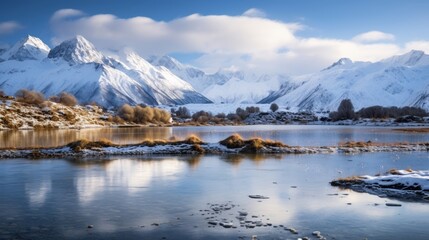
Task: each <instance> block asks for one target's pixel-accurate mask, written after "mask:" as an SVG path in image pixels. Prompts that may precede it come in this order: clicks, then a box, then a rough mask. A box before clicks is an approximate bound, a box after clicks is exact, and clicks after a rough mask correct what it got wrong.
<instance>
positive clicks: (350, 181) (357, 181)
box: [331, 176, 364, 186]
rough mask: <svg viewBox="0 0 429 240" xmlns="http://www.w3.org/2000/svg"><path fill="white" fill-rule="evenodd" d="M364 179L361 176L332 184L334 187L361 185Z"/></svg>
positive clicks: (340, 179)
mask: <svg viewBox="0 0 429 240" xmlns="http://www.w3.org/2000/svg"><path fill="white" fill-rule="evenodd" d="M363 179H364V178H363V177H360V176H351V177H345V178H338V179H336V180H334V181H332V182H331V185H332V186H347V185H353V184H361V183H363Z"/></svg>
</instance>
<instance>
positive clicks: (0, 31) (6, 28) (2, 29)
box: [0, 21, 22, 35]
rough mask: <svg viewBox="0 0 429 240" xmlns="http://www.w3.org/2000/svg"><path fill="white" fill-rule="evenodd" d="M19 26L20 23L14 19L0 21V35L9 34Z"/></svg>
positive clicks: (19, 27)
mask: <svg viewBox="0 0 429 240" xmlns="http://www.w3.org/2000/svg"><path fill="white" fill-rule="evenodd" d="M21 28H22V26H21V24H19V23H18V22H15V21H7V22H0V35H6V34H11V33H13V32H15V31H16V30H19V29H21Z"/></svg>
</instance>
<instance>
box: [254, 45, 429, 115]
mask: <svg viewBox="0 0 429 240" xmlns="http://www.w3.org/2000/svg"><path fill="white" fill-rule="evenodd" d="M291 82H293V83H295V85H294V87H291V86H290V84H286V85H284V86H282V88H280V89H279V90H278V91H276V92H275V93H273V94H271V95H270V96H268V97H267V98H265V100H264V101H262V102H263V103H268V102H276V103H278V104H281V105H285V106H287V107H290V108H291V109H293V110H310V111H323V110H336V109H337V108H338V106H339V104H340V102H341V100H342V99H345V98H349V99H351V100H352V103H353V104H354V107H355V109H356V110H359V109H361V108H362V107H368V106H373V105H381V106H418V107H422V108H425V109H429V55H426V54H424V53H423V52H421V51H411V52H409V53H407V54H404V55H400V56H394V57H391V58H388V59H385V60H382V61H379V62H375V63H369V62H352V61H351V60H349V59H340V60H339V61H338V62H336V63H334V64H333V65H332V66H330V67H328V68H326V69H324V70H322V71H320V72H318V73H314V74H310V75H306V76H300V77H295V78H294V79H293V80H292V81H291ZM296 83H300V84H301V85H299V86H296Z"/></svg>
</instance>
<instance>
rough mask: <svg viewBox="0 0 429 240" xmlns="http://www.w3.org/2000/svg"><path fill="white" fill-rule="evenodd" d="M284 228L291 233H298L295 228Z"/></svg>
mask: <svg viewBox="0 0 429 240" xmlns="http://www.w3.org/2000/svg"><path fill="white" fill-rule="evenodd" d="M285 230H287V231H289V232H291V233H292V234H298V231H297V230H296V229H295V228H289V227H286V228H285Z"/></svg>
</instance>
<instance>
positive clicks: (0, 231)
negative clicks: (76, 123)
mask: <svg viewBox="0 0 429 240" xmlns="http://www.w3.org/2000/svg"><path fill="white" fill-rule="evenodd" d="M149 129H150V130H146V129H145V130H143V129H126V130H122V129H110V130H109V129H96V130H94V131H93V133H94V134H93V135H91V131H92V130H81V131H80V132H81V133H80V134H82V132H83V133H85V134H87V136H93V137H99V136H100V133H101V132H104V135H105V137H109V134H110V136H114V137H115V138H116V141H118V142H121V141H123V142H131V141H134V140H131V139H135V140H138V139H141V138H144V137H145V136H150V135H145V134H148V133H146V132H145V131H149V133H150V134H152V136H156V138H168V137H170V136H173V135H175V136H179V137H180V136H187V135H188V134H190V133H196V134H197V135H199V136H201V137H202V138H203V139H204V140H206V141H218V140H220V139H222V138H224V137H226V136H228V135H230V134H231V133H233V132H239V133H240V134H241V135H243V136H245V137H251V136H262V137H264V138H265V137H268V138H271V139H277V140H282V141H284V142H286V143H288V144H291V145H292V144H293V145H333V144H335V143H337V142H341V141H346V140H374V139H375V138H376V139H380V140H379V141H409V142H414V141H420V140H418V139H423V140H424V139H426V138H427V134H409V133H401V132H396V131H391V130H390V129H387V128H362V127H340V126H337V127H335V126H334V127H333V126H326V127H323V126H275V127H274V128H272V126H243V127H239V128H236V127H220V128H217V127H199V128H198V127H186V128H149ZM134 131H136V132H135V133H133V132H134ZM16 134H17V133H16ZM20 134H23V136H29V135H28V134H27V135H25V134H24V133H20ZM29 134H30V135H32V136H33V137H34V136H35V135H34V134H36V135H37V134H39V135H38V136H39V137H40V136H41V135H43V134H41V133H36V132H31V133H29ZM52 134H58V135H61V134H62V133H61V134H59V133H52ZM127 134H130V135H131V137H130V136H125V135H127ZM16 136H19V135H16ZM63 136H64V135H63ZM77 136H82V135H79V134H77ZM158 136H159V137H158ZM17 138H20V137H17ZM58 138H60V137H58ZM360 138H362V139H360ZM416 138H417V140H416ZM25 139H26V138H25V137H22V138H21V141H24V140H25ZM34 139H35V138H33V140H34ZM33 140H32V141H33ZM46 140H47V141H51V140H50V139H49V137H47V136H46ZM423 140H422V141H423ZM17 141H18V140H17ZM32 141H29V143H32ZM426 141H427V140H426ZM33 143H34V142H33ZM41 143H42V142H39V144H41ZM51 143H53V142H51ZM3 144H4V143H3ZM391 168H397V169H406V168H412V169H416V170H422V169H429V155H428V154H427V152H414V153H366V154H356V155H346V154H314V155H204V156H187V155H183V156H145V157H126V156H121V157H110V158H73V159H38V160H27V159H2V160H0V190H1V194H0V219H1V221H0V239H250V238H251V237H252V236H253V235H257V236H258V239H297V238H298V237H304V236H307V237H311V238H312V239H315V237H314V236H312V235H311V234H312V232H313V231H320V232H321V233H322V235H323V236H325V237H326V238H327V239H365V238H368V239H411V238H412V239H427V235H428V233H429V230H427V226H429V218H428V217H427V216H428V214H429V204H425V203H416V202H401V201H399V200H395V199H386V198H380V197H378V196H374V195H370V194H366V193H357V192H353V191H350V190H340V189H338V188H336V187H332V186H330V184H329V182H330V181H331V180H333V179H335V178H338V177H345V176H352V175H365V174H369V175H374V174H377V173H383V172H385V171H387V170H389V169H391ZM255 194H259V195H263V196H266V197H269V199H252V198H249V195H255ZM386 202H392V203H401V204H402V206H401V207H388V206H386V205H385V203H386ZM216 210H217V211H216ZM238 211H245V212H247V213H248V215H247V216H246V218H245V219H244V220H243V221H246V220H247V221H253V222H259V221H260V224H261V225H262V226H257V227H254V228H246V226H245V225H246V224H245V225H244V227H242V226H241V224H240V220H238V219H237V217H239V215H240V214H239V213H238ZM209 221H225V222H233V224H234V225H233V226H234V228H224V227H221V226H219V225H216V226H214V225H211V224H209ZM90 225H91V227H92V228H88V226H90ZM264 225H265V226H264ZM235 227H236V228H235ZM285 227H291V228H294V229H296V230H297V231H298V234H296V235H295V234H292V233H291V232H290V231H288V230H285Z"/></svg>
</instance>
